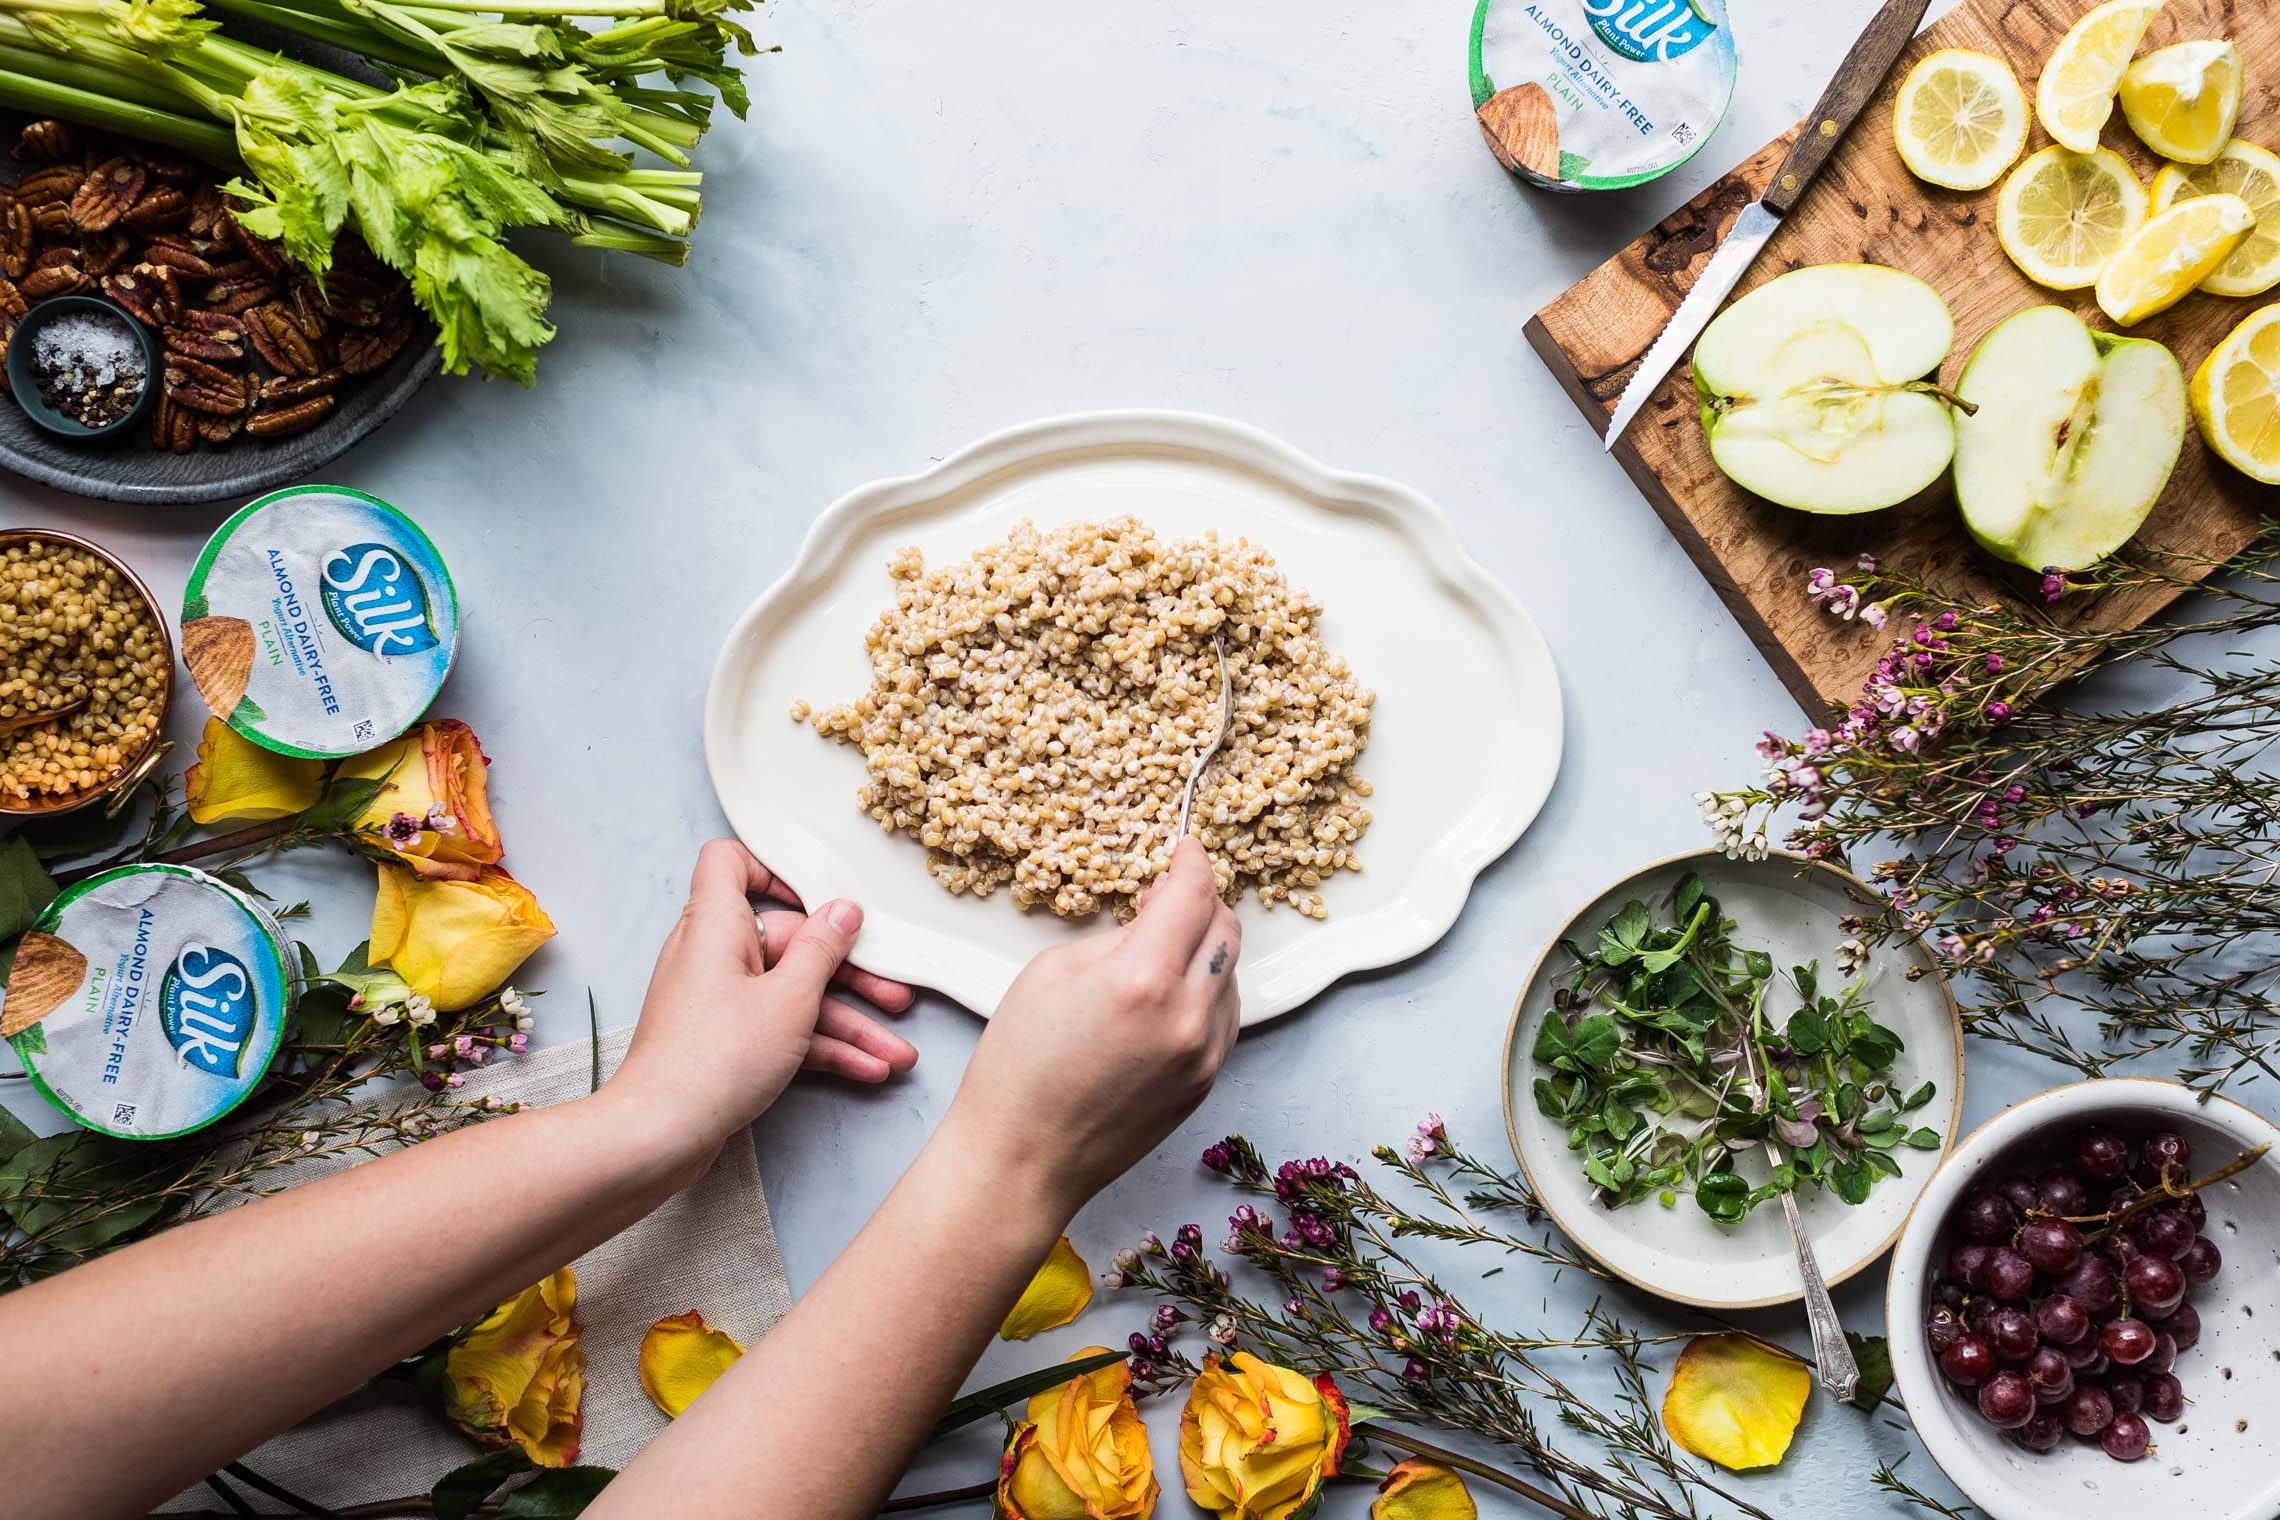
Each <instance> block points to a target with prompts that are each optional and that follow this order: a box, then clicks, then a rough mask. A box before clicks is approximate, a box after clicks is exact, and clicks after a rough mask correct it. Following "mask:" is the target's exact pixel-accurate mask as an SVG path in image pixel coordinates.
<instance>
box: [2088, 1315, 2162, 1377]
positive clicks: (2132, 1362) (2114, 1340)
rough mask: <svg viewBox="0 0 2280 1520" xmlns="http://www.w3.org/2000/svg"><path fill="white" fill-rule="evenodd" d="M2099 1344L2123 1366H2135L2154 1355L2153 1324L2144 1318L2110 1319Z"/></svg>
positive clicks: (2101, 1334)
mask: <svg viewBox="0 0 2280 1520" xmlns="http://www.w3.org/2000/svg"><path fill="white" fill-rule="evenodd" d="M2099 1344H2100V1346H2102V1347H2103V1348H2104V1349H2105V1352H2106V1355H2108V1356H2110V1357H2112V1358H2113V1359H2114V1360H2115V1361H2116V1362H2119V1363H2120V1364H2121V1365H2122V1366H2124V1367H2134V1366H2136V1365H2137V1364H2138V1363H2139V1362H2142V1361H2144V1360H2145V1359H2146V1358H2147V1357H2149V1356H2151V1355H2153V1326H2151V1325H2149V1324H2147V1323H2146V1322H2145V1321H2144V1320H2142V1319H2130V1318H2126V1317H2125V1318H2123V1319H2116V1320H2108V1321H2107V1322H2106V1328H2105V1330H2104V1331H2102V1332H2101V1333H2100V1340H2099Z"/></svg>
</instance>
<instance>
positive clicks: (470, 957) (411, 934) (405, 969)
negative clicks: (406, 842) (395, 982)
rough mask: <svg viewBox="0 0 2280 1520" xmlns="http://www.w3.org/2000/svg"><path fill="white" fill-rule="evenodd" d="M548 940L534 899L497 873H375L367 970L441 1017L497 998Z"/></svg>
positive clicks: (550, 931)
mask: <svg viewBox="0 0 2280 1520" xmlns="http://www.w3.org/2000/svg"><path fill="white" fill-rule="evenodd" d="M552 938H554V921H553V920H552V919H550V918H548V917H547V916H546V910H545V909H543V908H541V907H539V905H538V899H537V898H535V897H533V896H531V894H530V889H529V888H528V887H526V886H524V885H523V884H522V883H521V882H519V881H517V880H515V879H514V878H513V877H512V876H509V875H508V874H507V873H506V872H504V871H502V870H500V869H499V868H498V867H497V866H485V867H483V868H482V870H481V872H480V873H479V874H478V875H477V876H476V878H475V879H474V880H473V881H455V880H452V879H451V878H448V877H438V878H434V879H430V878H428V877H424V876H415V875H413V874H412V873H411V872H410V871H408V870H405V869H404V868H403V867H401V866H396V865H382V866H381V867H380V895H379V897H378V898H377V899H376V900H375V901H374V902H373V904H372V949H371V952H370V959H371V962H372V964H373V965H374V966H386V967H388V968H390V969H391V970H393V971H394V972H395V973H396V974H397V975H398V976H400V977H402V978H403V979H404V981H405V983H406V984H407V985H409V986H410V987H411V989H412V990H413V991H414V992H417V993H420V994H422V995H424V996H425V997H427V998H428V999H429V1000H430V1001H432V1002H433V1003H434V1004H435V1006H436V1007H438V1008H440V1009H442V1010H443V1011H444V1012H446V1013H450V1012H452V1011H454V1010H456V1009H460V1008H465V1007H468V1006H469V1005H471V1004H473V1003H477V1002H480V1001H481V1000H482V999H484V998H486V997H488V996H490V994H492V993H493V992H496V991H497V990H498V989H499V988H500V987H502V986H504V985H505V984H506V980H507V978H508V977H510V976H512V975H514V973H515V968H516V967H517V966H520V965H521V964H522V963H523V962H524V961H526V960H528V959H529V958H530V953H531V952H532V951H533V950H536V949H537V948H538V947H539V946H540V945H543V944H545V943H546V942H547V941H548V940H550V939H552Z"/></svg>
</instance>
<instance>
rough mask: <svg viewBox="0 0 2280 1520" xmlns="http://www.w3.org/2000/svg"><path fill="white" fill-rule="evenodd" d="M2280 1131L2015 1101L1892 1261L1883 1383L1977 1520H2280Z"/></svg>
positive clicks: (2130, 1092) (2256, 1121)
mask: <svg viewBox="0 0 2280 1520" xmlns="http://www.w3.org/2000/svg"><path fill="white" fill-rule="evenodd" d="M2275 1143H2280V1129H2276V1128H2275V1127H2274V1126H2273V1125H2272V1124H2271V1122H2270V1121H2268V1120H2266V1119H2264V1118H2262V1117H2261V1116H2259V1115H2257V1114H2255V1113H2252V1112H2250V1111H2249V1110H2248V1109H2246V1108H2243V1107H2241V1106H2240V1105H2239V1104H2237V1103H2234V1102H2231V1101H2230V1100H2228V1099H2224V1098H2212V1099H2207V1100H2205V1101H2204V1100H2202V1099H2201V1098H2199V1097H2197V1096H2196V1095H2195V1094H2194V1093H2193V1092H2192V1091H2190V1090H2189V1089H2187V1088H2185V1087H2182V1086H2180V1085H2178V1084H2176V1083H2173V1082H2163V1081H2153V1080H2148V1079H2143V1078H2109V1079H2105V1080H2101V1081H2091V1082H2078V1083H2075V1084H2073V1085H2071V1086H2068V1087H2061V1088H2058V1089H2055V1090H2054V1091H2051V1092H2046V1093H2043V1094H2041V1095H2039V1096H2037V1097H2034V1098H2030V1099H2028V1100H2027V1101H2026V1102H2024V1103H2021V1104H2019V1105H2017V1106H2016V1107H2014V1108H2012V1109H2010V1110H2008V1111H2007V1112H2005V1113H2003V1114H2001V1115H2000V1116H1998V1117H1997V1118H1995V1119H1993V1120H1991V1121H1989V1122H1988V1123H1987V1124H1985V1125H1983V1126H1982V1127H1981V1128H1980V1129H1979V1130H1977V1131H1976V1132H1974V1133H1973V1134H1972V1135H1971V1136H1969V1137H1968V1138H1967V1139H1966V1140H1964V1142H1963V1143H1962V1144H1961V1145H1960V1146H1958V1147H1957V1148H1956V1151H1955V1154H1954V1156H1953V1158H1952V1159H1951V1160H1950V1161H1949V1162H1948V1163H1947V1164H1946V1165H1945V1166H1944V1167H1942V1168H1941V1170H1940V1171H1939V1172H1938V1174H1936V1175H1935V1176H1934V1177H1933V1179H1932V1182H1931V1185H1930V1186H1929V1187H1928V1188H1926V1189H1925V1191H1924V1195H1923V1197H1922V1198H1921V1199H1920V1200H1919V1201H1918V1203H1917V1205H1916V1209H1915V1212H1914V1213H1913V1214H1912V1215H1911V1216H1910V1218H1909V1220H1908V1224H1907V1226H1906V1228H1905V1229H1904V1230H1903V1231H1902V1233H1901V1237H1900V1243H1899V1245H1898V1246H1897V1247H1895V1248H1894V1251H1893V1258H1892V1276H1891V1282H1890V1286H1889V1288H1888V1290H1887V1299H1886V1306H1885V1307H1886V1317H1887V1322H1888V1328H1889V1331H1890V1338H1891V1347H1892V1365H1893V1372H1894V1377H1895V1379H1896V1381H1897V1383H1898V1387H1899V1391H1900V1394H1901V1397H1902V1398H1903V1399H1904V1400H1905V1401H1906V1404H1907V1407H1908V1413H1909V1417H1910V1419H1911V1420H1913V1421H1914V1423H1915V1426H1916V1430H1917V1434H1918V1435H1920V1436H1921V1437H1922V1438H1923V1442H1924V1445H1925V1448H1926V1450H1928V1451H1929V1452H1930V1453H1931V1455H1932V1458H1933V1460H1935V1461H1936V1462H1938V1463H1939V1465H1940V1467H1941V1468H1942V1470H1944V1471H1945V1472H1946V1473H1947V1475H1948V1477H1949V1478H1950V1479H1952V1480H1953V1481H1954V1482H1955V1484H1956V1486H1957V1487H1958V1488H1960V1489H1962V1490H1963V1491H1964V1493H1965V1494H1966V1495H1967V1496H1969V1497H1970V1499H1971V1501H1972V1502H1973V1503H1974V1504H1975V1505H1977V1506H1978V1507H1979V1508H1980V1509H1981V1510H1982V1511H1983V1512H1984V1513H1986V1514H1987V1515H1989V1516H1991V1517H1993V1520H2102V1517H2106V1516H2111V1517H2113V1520H2135V1517H2138V1516H2142V1515H2145V1514H2148V1513H2156V1512H2159V1510H2160V1509H2161V1508H2162V1507H2167V1508H2169V1509H2171V1510H2174V1511H2176V1512H2179V1513H2190V1514H2192V1515H2193V1516H2194V1517H2195V1520H2269V1517H2270V1516H2272V1515H2273V1514H2275V1513H2280V1460H2276V1458H2280V1418H2276V1417H2275V1416H2274V1415H2273V1413H2272V1411H2273V1410H2274V1408H2275V1407H2276V1406H2280V1341H2276V1338H2275V1326H2276V1325H2280V1273H2276V1272H2275V1270H2274V1265H2275V1254H2274V1248H2273V1244H2272V1239H2271V1232H2272V1229H2273V1225H2274V1222H2275V1220H2280V1155H2275V1154H2264V1155H2259V1154H2258V1150H2259V1147H2265V1146H2271V1145H2274V1144H2275Z"/></svg>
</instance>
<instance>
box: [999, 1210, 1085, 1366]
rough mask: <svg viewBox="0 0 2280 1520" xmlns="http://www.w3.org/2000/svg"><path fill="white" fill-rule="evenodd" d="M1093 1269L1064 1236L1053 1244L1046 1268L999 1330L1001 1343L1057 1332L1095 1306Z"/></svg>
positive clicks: (1046, 1258) (1031, 1284)
mask: <svg viewBox="0 0 2280 1520" xmlns="http://www.w3.org/2000/svg"><path fill="white" fill-rule="evenodd" d="M1092 1296H1093V1279H1092V1268H1090V1267H1088V1266H1086V1265H1085V1259H1084V1258H1083V1257H1082V1256H1079V1255H1078V1254H1077V1248H1076V1247H1075V1246H1073V1245H1070V1244H1069V1237H1068V1236H1066V1235H1064V1236H1062V1237H1061V1238H1060V1239H1059V1240H1056V1241H1054V1242H1053V1249H1052V1251H1051V1252H1050V1253H1048V1254H1047V1256H1046V1257H1045V1265H1043V1266H1041V1267H1039V1268H1038V1269H1037V1275H1036V1276H1035V1277H1032V1278H1031V1279H1029V1286H1028V1287H1026V1288H1024V1289H1022V1290H1021V1298H1020V1300H1019V1301H1018V1302H1016V1303H1015V1304H1014V1306H1013V1310H1012V1312H1011V1313H1009V1314H1007V1315H1006V1317H1005V1323H1004V1324H1002V1325H1000V1326H998V1339H1000V1340H1008V1341H1025V1340H1027V1339H1029V1338H1030V1337H1031V1336H1033V1335H1035V1334H1037V1333H1038V1332H1039V1331H1041V1330H1058V1329H1060V1328H1061V1327H1062V1326H1063V1325H1065V1324H1067V1323H1068V1322H1069V1321H1070V1320H1073V1319H1075V1318H1076V1317H1077V1316H1078V1315H1080V1314H1082V1313H1084V1312H1085V1306H1086V1305H1087V1304H1089V1303H1091V1302H1092Z"/></svg>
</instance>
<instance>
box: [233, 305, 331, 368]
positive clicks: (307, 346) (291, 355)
mask: <svg viewBox="0 0 2280 1520" xmlns="http://www.w3.org/2000/svg"><path fill="white" fill-rule="evenodd" d="M245 329H246V334H247V336H249V337H251V338H252V339H253V350H254V352H255V353H257V354H259V355H261V359H262V362H263V363H265V364H267V365H268V366H269V367H270V368H271V369H273V370H276V371H277V372H278V373H280V374H285V375H313V374H315V373H316V372H317V371H318V370H320V369H323V368H324V367H325V361H324V356H323V355H322V354H320V353H318V352H317V346H316V345H315V344H314V343H311V342H310V341H309V335H308V334H307V333H304V332H303V331H301V329H300V327H299V325H298V324H296V323H295V322H294V320H293V314H292V312H290V311H289V310H287V309H286V308H285V306H284V305H283V304H281V303H278V302H271V303H270V304H269V305H267V306H256V307H255V308H254V309H253V310H251V311H249V312H247V313H246V314H245Z"/></svg>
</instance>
